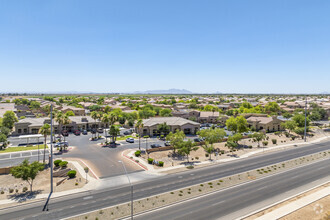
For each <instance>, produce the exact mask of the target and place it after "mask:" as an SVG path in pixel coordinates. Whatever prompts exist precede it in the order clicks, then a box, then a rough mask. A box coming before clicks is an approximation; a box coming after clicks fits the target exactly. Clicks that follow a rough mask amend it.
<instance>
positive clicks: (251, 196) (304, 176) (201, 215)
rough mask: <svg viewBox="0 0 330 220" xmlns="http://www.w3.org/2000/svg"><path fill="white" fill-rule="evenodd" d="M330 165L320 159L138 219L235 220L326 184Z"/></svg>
mask: <svg viewBox="0 0 330 220" xmlns="http://www.w3.org/2000/svg"><path fill="white" fill-rule="evenodd" d="M329 170H330V162H329V161H326V160H323V161H321V162H317V163H314V164H311V165H308V166H304V167H300V168H297V169H293V170H289V171H287V172H284V173H280V174H276V175H273V176H269V177H266V178H263V179H260V180H256V181H253V182H249V183H246V184H243V185H239V186H236V187H232V188H229V189H226V190H222V191H219V192H216V193H213V194H210V195H207V196H203V197H201V198H197V199H192V200H190V201H187V202H183V203H180V204H176V205H173V206H169V207H166V208H161V209H158V210H155V211H151V212H147V213H145V214H141V215H138V216H136V217H135V219H136V220H139V219H141V220H142V219H148V220H156V219H173V220H179V219H182V220H184V219H209V220H212V219H226V220H230V219H237V218H239V217H242V216H245V215H248V214H249V213H251V212H253V211H255V210H259V209H261V208H263V207H265V206H268V205H271V204H274V203H275V202H278V201H281V200H283V199H285V198H288V197H290V196H292V195H296V194H298V193H299V192H302V191H304V190H307V189H309V188H312V187H313V186H316V185H318V184H321V183H324V182H326V181H330V173H329V172H330V171H329Z"/></svg>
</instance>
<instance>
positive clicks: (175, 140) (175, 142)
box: [166, 131, 186, 154]
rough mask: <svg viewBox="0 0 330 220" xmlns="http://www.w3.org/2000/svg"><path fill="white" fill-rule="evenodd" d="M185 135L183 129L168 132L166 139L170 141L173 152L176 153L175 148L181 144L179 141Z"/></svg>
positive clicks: (181, 140)
mask: <svg viewBox="0 0 330 220" xmlns="http://www.w3.org/2000/svg"><path fill="white" fill-rule="evenodd" d="M185 137H186V135H185V134H184V132H183V131H176V132H175V133H173V132H170V133H169V134H168V135H167V136H166V140H167V141H170V143H171V146H172V147H173V154H175V153H176V149H179V148H180V146H181V143H182V142H183V140H184V138H185Z"/></svg>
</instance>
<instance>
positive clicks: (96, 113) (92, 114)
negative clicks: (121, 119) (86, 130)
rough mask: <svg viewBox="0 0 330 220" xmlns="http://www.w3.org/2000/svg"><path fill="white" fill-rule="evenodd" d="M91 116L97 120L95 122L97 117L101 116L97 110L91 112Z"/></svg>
mask: <svg viewBox="0 0 330 220" xmlns="http://www.w3.org/2000/svg"><path fill="white" fill-rule="evenodd" d="M91 117H92V119H94V120H95V124H96V119H98V118H99V113H98V112H97V111H93V112H92V113H91ZM95 137H96V133H95ZM92 138H93V132H92Z"/></svg>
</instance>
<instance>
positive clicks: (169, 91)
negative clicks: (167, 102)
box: [133, 89, 192, 94]
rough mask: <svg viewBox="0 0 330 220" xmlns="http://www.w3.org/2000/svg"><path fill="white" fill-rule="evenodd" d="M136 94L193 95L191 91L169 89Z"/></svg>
mask: <svg viewBox="0 0 330 220" xmlns="http://www.w3.org/2000/svg"><path fill="white" fill-rule="evenodd" d="M133 93H134V94H192V92H191V91H189V90H186V89H167V90H147V91H137V92H133Z"/></svg>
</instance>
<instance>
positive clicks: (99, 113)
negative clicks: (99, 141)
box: [97, 112, 103, 137]
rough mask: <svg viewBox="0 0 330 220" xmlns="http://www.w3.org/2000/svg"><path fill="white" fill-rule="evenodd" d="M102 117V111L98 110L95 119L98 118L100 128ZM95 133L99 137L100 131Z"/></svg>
mask: <svg viewBox="0 0 330 220" xmlns="http://www.w3.org/2000/svg"><path fill="white" fill-rule="evenodd" d="M102 117H103V113H102V112H98V114H97V119H98V120H99V123H98V128H100V124H101V119H102ZM97 135H98V137H100V133H98V134H97Z"/></svg>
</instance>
